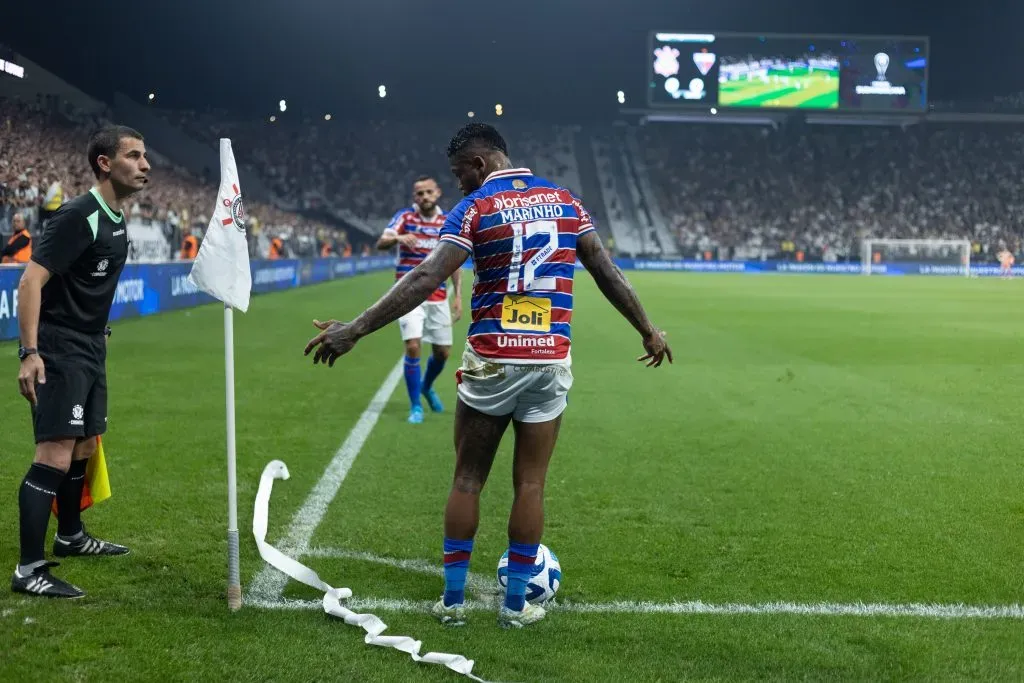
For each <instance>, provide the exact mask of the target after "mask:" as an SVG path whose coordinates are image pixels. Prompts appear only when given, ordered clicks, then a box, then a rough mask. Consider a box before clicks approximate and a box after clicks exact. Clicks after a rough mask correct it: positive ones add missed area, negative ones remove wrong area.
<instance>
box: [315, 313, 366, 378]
mask: <svg viewBox="0 0 1024 683" xmlns="http://www.w3.org/2000/svg"><path fill="white" fill-rule="evenodd" d="M313 326H314V327H316V328H317V329H318V330H323V331H322V332H321V333H320V334H318V335H317V336H315V337H313V338H312V339H310V340H309V343H308V344H306V350H305V351H304V352H303V355H305V356H308V355H309V352H310V351H312V350H313V349H316V353H315V354H313V365H316V364H317V363H321V362H322V363H326V364H327V365H329V366H330V367H332V368H333V367H334V361H336V360H338V358H339V357H341V356H344V355H345V354H346V353H348V352H349V351H351V350H352V348H353V347H354V346H355V345H356V342H357V341H359V337H358V336H357V335H356V333H355V330H354V329H353V327H352V323H343V322H339V321H337V320H328V321H327V322H321V321H319V320H314V321H313Z"/></svg>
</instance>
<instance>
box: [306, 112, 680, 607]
mask: <svg viewBox="0 0 1024 683" xmlns="http://www.w3.org/2000/svg"><path fill="white" fill-rule="evenodd" d="M448 159H449V163H450V164H451V167H452V172H453V173H454V174H455V176H456V177H457V178H458V179H459V186H460V188H461V189H462V191H463V193H464V194H466V195H467V197H466V198H465V199H464V200H463V201H462V202H461V203H459V205H458V206H457V207H456V208H455V209H454V210H453V211H452V213H451V214H450V215H449V216H448V219H447V220H446V221H445V225H444V228H443V230H442V231H441V242H440V244H439V245H438V247H437V248H436V249H435V250H434V252H433V253H432V254H431V255H430V256H429V257H428V258H426V259H425V260H424V261H423V262H422V263H421V264H420V265H419V266H417V267H416V268H414V269H413V270H412V271H411V272H409V273H408V274H407V275H406V276H405V277H404V278H403V279H402V280H401V281H399V282H398V283H397V284H396V285H395V286H394V287H393V288H392V289H391V290H390V291H388V293H387V294H385V295H384V297H382V298H381V299H380V300H379V301H378V302H377V303H376V304H374V305H373V306H371V307H370V308H369V309H367V310H366V311H365V312H364V313H363V314H362V315H360V316H359V317H357V318H356V319H355V320H353V321H352V322H350V323H340V322H337V321H330V323H320V322H319V321H314V325H316V326H317V327H319V328H320V329H322V330H324V331H323V332H321V333H320V334H319V335H317V336H316V337H314V338H313V339H312V340H310V342H309V343H308V344H307V345H306V349H305V353H306V354H309V352H310V351H312V350H314V349H315V350H316V353H315V355H314V358H313V362H314V363H318V362H320V361H324V362H327V363H329V364H330V365H331V366H333V365H334V361H335V360H337V358H338V357H339V356H341V355H343V354H345V353H347V352H349V351H350V350H351V349H352V347H354V346H355V344H356V342H357V341H358V340H359V339H360V338H361V337H364V336H366V335H368V334H370V333H372V332H374V331H375V330H378V329H380V328H381V327H383V326H384V325H387V324H388V323H389V322H391V321H392V320H395V319H397V318H398V317H399V316H402V315H404V314H405V313H407V312H408V311H411V310H413V309H414V308H415V307H416V306H418V305H419V304H420V302H422V301H423V300H424V299H426V298H427V297H428V296H430V293H431V292H433V291H434V289H435V288H436V287H437V285H438V284H439V283H441V282H444V280H445V279H446V278H447V277H449V276H450V275H451V274H452V273H454V272H456V271H457V270H458V269H459V268H460V267H461V266H462V264H463V262H465V260H466V258H467V257H468V256H469V255H470V254H472V255H473V264H474V270H475V275H476V278H475V280H474V284H473V322H472V324H471V325H470V328H469V336H468V339H467V348H466V350H465V352H464V354H463V359H462V367H461V368H460V369H459V372H458V377H459V385H458V402H457V404H456V411H455V449H456V465H455V476H454V481H453V484H452V488H451V491H450V493H449V497H448V504H447V507H446V508H445V517H444V535H445V538H444V561H445V592H444V595H443V596H442V598H441V600H440V601H438V603H437V604H436V605H435V606H434V610H433V611H434V614H435V616H437V617H438V618H439V619H440V620H441V622H442V623H445V624H450V625H460V624H462V623H464V621H465V608H464V606H463V603H464V589H465V581H466V573H467V571H468V568H469V559H470V554H471V553H472V551H473V538H474V536H475V535H476V531H477V526H478V523H479V514H480V492H481V490H482V489H483V486H484V483H485V482H486V480H487V476H488V474H489V473H490V469H491V465H492V463H493V462H494V455H495V452H496V451H497V448H498V444H499V443H500V441H501V438H502V435H503V434H504V432H505V430H506V429H507V428H508V425H509V422H511V423H512V425H513V429H514V431H515V451H514V452H515V454H514V460H513V483H514V488H515V498H514V502H513V504H512V511H511V514H510V516H509V524H508V537H509V565H508V569H509V574H508V588H507V590H506V595H505V601H504V604H503V605H502V607H501V610H500V611H499V613H498V622H499V624H500V625H502V626H503V627H522V626H526V625H528V624H532V623H535V622H537V621H539V620H541V619H543V618H544V608H543V607H540V606H537V605H531V604H529V603H527V602H526V598H525V595H526V584H527V582H528V581H529V578H530V570H531V569H532V568H533V564H534V561H535V558H536V555H537V550H538V544H539V543H540V540H541V534H542V532H543V528H544V483H545V479H546V476H547V469H548V462H549V460H550V458H551V454H552V451H553V450H554V446H555V440H556V438H557V436H558V429H559V425H560V424H561V414H562V411H563V410H564V409H565V406H566V394H567V392H568V391H569V388H570V387H571V386H572V372H571V371H570V357H569V347H570V334H569V325H570V321H571V317H572V290H573V274H574V271H575V263H576V259H577V257H579V260H580V261H581V262H582V263H583V265H584V266H585V267H586V268H587V270H588V271H590V273H591V274H592V275H593V277H594V280H595V281H596V282H597V285H598V287H599V288H600V290H601V293H602V294H604V295H605V297H606V298H607V299H608V300H609V301H611V303H612V304H613V305H614V306H615V308H616V309H617V310H618V311H619V312H620V313H621V314H622V315H623V316H624V317H625V318H626V319H627V320H628V321H629V322H630V324H631V325H633V327H634V328H635V329H636V330H637V332H639V333H640V336H641V341H642V343H643V346H644V349H645V351H646V353H645V354H644V355H643V356H641V357H640V358H638V359H637V360H640V361H648V362H647V365H648V366H651V365H653V366H655V367H657V366H659V365H661V363H662V360H663V359H664V358H666V357H667V358H668V360H669V362H671V361H672V352H671V350H670V349H669V347H668V345H667V344H666V343H665V338H664V337H665V335H664V333H662V332H661V331H659V330H658V329H657V328H656V327H654V325H652V324H651V322H650V320H648V318H647V315H646V314H645V313H644V310H643V307H642V306H641V305H640V301H639V299H638V298H637V296H636V294H635V293H634V292H633V289H632V287H631V286H630V285H629V283H628V282H627V281H626V279H625V277H624V276H623V275H622V272H621V271H620V270H619V269H618V268H617V267H616V266H615V264H614V263H613V262H612V260H611V259H610V258H609V256H608V253H607V252H606V251H605V250H604V248H603V247H602V246H601V241H600V239H599V238H598V236H597V231H596V230H594V226H593V224H592V223H591V220H590V216H589V215H588V213H587V211H586V210H585V209H584V208H583V205H582V204H581V203H580V202H579V200H577V199H576V198H575V197H573V196H572V194H571V193H570V192H569V191H568V190H565V189H563V188H560V187H558V186H556V185H554V184H552V183H550V182H548V181H546V180H543V179H541V178H537V177H535V176H533V175H532V174H531V173H530V171H529V170H527V169H513V168H512V167H511V166H512V164H511V162H510V161H509V158H508V148H507V145H506V144H505V141H504V140H503V139H502V137H501V135H500V134H499V133H498V131H497V130H495V129H494V128H493V127H491V126H488V125H485V124H470V125H468V126H465V127H464V128H462V129H461V130H460V131H459V132H458V133H457V134H456V135H455V137H454V138H452V140H451V142H450V143H449V145H448ZM325 328H326V329H325Z"/></svg>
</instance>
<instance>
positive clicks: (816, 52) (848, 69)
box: [648, 33, 928, 111]
mask: <svg viewBox="0 0 1024 683" xmlns="http://www.w3.org/2000/svg"><path fill="white" fill-rule="evenodd" d="M927 53H928V41H927V39H924V38H890V37H871V38H842V37H835V36H817V37H816V36H786V35H756V34H739V33H719V34H713V33H653V34H651V41H650V51H649V52H648V64H649V72H648V75H649V83H648V86H649V87H648V103H649V104H650V105H652V106H701V107H721V108H726V109H727V108H735V109H766V108H767V109H806V110H817V111H827V110H835V111H879V110H890V109H904V110H918V111H924V110H925V108H926V107H927V98H926V89H927V88H926V86H927V64H928V54H927Z"/></svg>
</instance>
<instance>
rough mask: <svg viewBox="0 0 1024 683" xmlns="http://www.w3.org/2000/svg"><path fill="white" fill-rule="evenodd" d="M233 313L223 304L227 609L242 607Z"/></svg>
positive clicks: (229, 307)
mask: <svg viewBox="0 0 1024 683" xmlns="http://www.w3.org/2000/svg"><path fill="white" fill-rule="evenodd" d="M233 314H234V311H233V310H232V309H231V306H229V305H227V304H225V305H224V383H225V386H224V389H225V400H226V402H227V447H228V448H227V450H228V609H230V610H231V611H232V612H234V611H236V610H238V609H240V608H241V607H242V585H241V580H240V579H239V571H238V489H237V487H236V470H235V332H234V315H233Z"/></svg>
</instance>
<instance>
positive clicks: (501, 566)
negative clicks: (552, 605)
mask: <svg viewBox="0 0 1024 683" xmlns="http://www.w3.org/2000/svg"><path fill="white" fill-rule="evenodd" d="M532 574H533V575H532V577H531V578H530V581H529V583H527V584H526V601H527V602H529V603H532V604H535V605H536V604H540V603H543V602H547V601H548V600H550V599H551V598H553V597H555V593H557V592H558V586H559V585H560V584H561V583H562V565H561V564H560V563H559V562H558V557H556V556H555V554H554V553H553V552H551V549H550V548H548V547H547V546H546V545H544V544H543V543H541V544H540V548H538V549H537V560H536V561H535V562H534V564H533V571H532ZM498 585H499V586H501V589H502V590H503V591H504V590H505V589H506V588H508V551H507V550H506V551H505V554H504V555H502V556H501V559H500V560H498Z"/></svg>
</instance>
